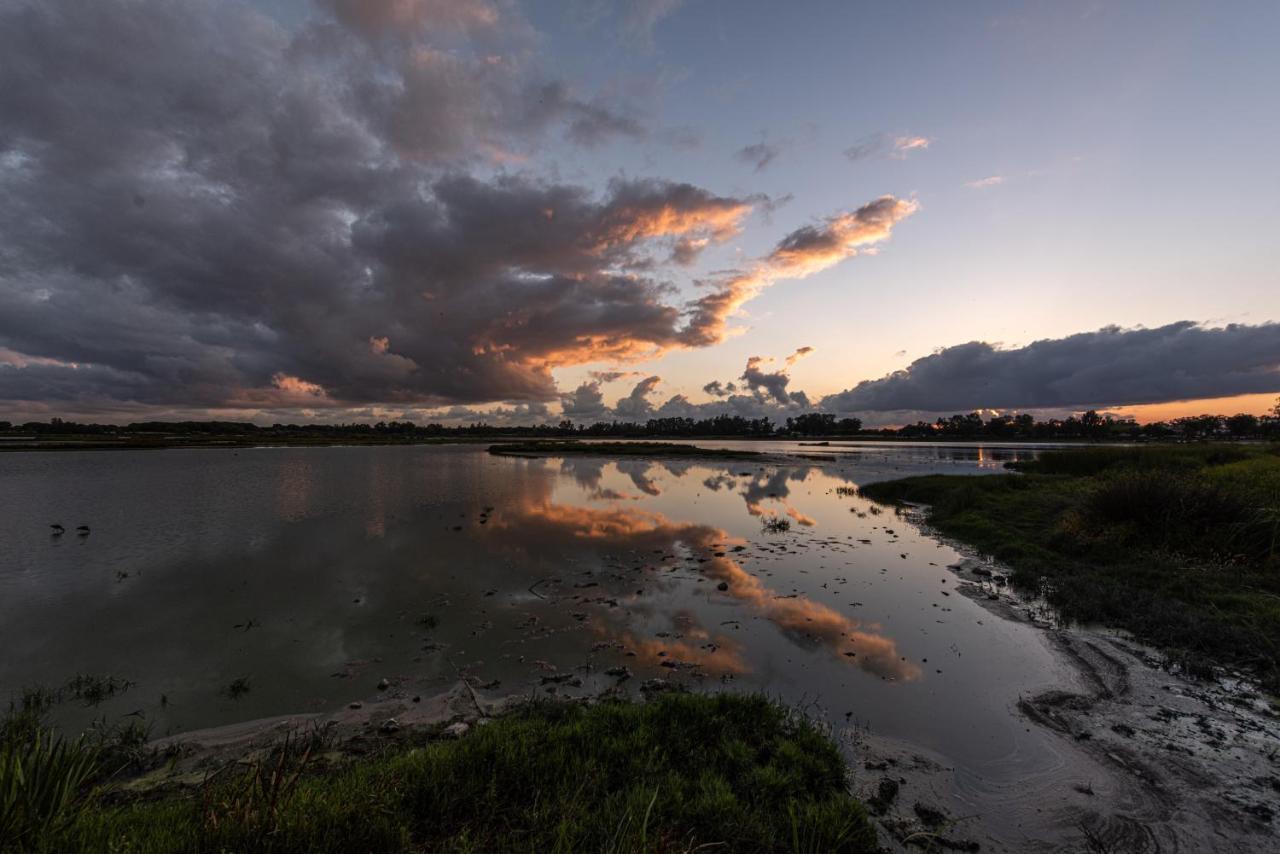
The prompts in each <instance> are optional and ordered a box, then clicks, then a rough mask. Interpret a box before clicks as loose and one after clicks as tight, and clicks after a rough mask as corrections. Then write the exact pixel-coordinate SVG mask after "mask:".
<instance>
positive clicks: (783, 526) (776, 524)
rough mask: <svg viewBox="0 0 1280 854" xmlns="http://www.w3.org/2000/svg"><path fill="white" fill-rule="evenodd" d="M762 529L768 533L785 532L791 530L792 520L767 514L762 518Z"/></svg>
mask: <svg viewBox="0 0 1280 854" xmlns="http://www.w3.org/2000/svg"><path fill="white" fill-rule="evenodd" d="M760 530H762V531H764V532H765V533H766V534H785V533H786V532H787V531H790V530H791V520H790V519H784V518H782V517H781V516H765V517H764V518H763V519H761V520H760Z"/></svg>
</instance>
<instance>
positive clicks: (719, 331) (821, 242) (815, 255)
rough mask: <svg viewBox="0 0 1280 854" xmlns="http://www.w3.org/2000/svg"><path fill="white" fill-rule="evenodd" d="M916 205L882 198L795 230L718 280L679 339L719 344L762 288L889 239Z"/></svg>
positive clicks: (817, 269)
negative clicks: (750, 264) (734, 317)
mask: <svg viewBox="0 0 1280 854" xmlns="http://www.w3.org/2000/svg"><path fill="white" fill-rule="evenodd" d="M918 209H919V205H918V204H917V203H916V202H914V201H911V200H907V199H899V198H895V197H893V196H882V197H880V198H879V199H876V200H875V201H874V202H869V203H868V204H865V205H863V206H862V207H860V208H858V209H857V210H855V211H852V212H850V213H844V214H838V215H836V216H833V217H831V218H829V219H827V220H826V221H825V222H823V223H821V224H819V225H807V226H804V227H802V228H798V229H796V230H795V231H793V232H791V233H790V234H788V235H787V236H786V237H784V238H783V239H782V241H781V242H779V243H778V245H777V246H776V247H774V249H773V251H772V252H770V253H769V254H768V255H767V256H765V257H764V258H763V259H761V260H760V261H758V262H757V263H756V264H755V265H754V266H753V267H751V268H750V269H748V270H747V271H745V272H741V273H737V274H735V275H732V276H730V277H728V278H727V279H726V280H724V281H721V282H719V283H716V284H715V285H714V287H715V290H714V291H713V292H712V293H710V294H708V295H707V296H704V297H702V298H701V299H699V300H697V301H696V302H695V303H694V311H693V315H692V317H691V319H690V321H689V325H688V327H687V328H686V329H685V331H684V333H683V335H682V339H683V340H684V341H685V342H686V343H687V344H689V345H690V346H707V345H709V344H716V343H719V342H720V341H722V340H724V337H725V334H726V331H725V327H726V323H727V321H728V318H729V317H731V316H732V315H733V314H734V312H736V311H737V310H738V309H739V308H741V307H742V305H743V304H744V303H746V302H747V301H748V300H750V299H752V298H753V297H755V296H756V295H757V294H759V293H760V291H762V290H763V289H764V288H766V287H768V286H769V285H771V284H773V283H774V282H776V281H778V280H779V279H785V278H804V277H805V276H810V275H813V274H814V273H818V272H821V271H822V270H825V269H827V268H829V267H831V266H833V265H834V264H837V263H839V262H840V261H843V260H844V259H846V258H851V257H853V256H855V255H857V254H858V252H859V250H863V249H865V248H866V247H869V246H872V245H873V244H876V243H879V242H881V241H884V240H887V239H888V238H889V236H890V234H891V233H892V232H893V227H894V226H895V225H897V224H898V223H899V222H901V221H902V220H903V219H905V218H907V217H908V216H910V215H911V214H913V213H915V212H916V211H917V210H918Z"/></svg>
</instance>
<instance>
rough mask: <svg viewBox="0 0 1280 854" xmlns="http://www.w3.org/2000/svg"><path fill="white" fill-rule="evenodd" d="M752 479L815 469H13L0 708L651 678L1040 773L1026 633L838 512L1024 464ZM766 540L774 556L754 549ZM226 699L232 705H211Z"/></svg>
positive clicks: (946, 450)
mask: <svg viewBox="0 0 1280 854" xmlns="http://www.w3.org/2000/svg"><path fill="white" fill-rule="evenodd" d="M724 444H731V443H724ZM841 444H843V443H841ZM750 447H753V448H755V449H763V448H762V447H761V446H759V445H751V446H750ZM768 450H771V451H778V452H787V453H792V454H795V453H804V454H815V455H816V454H819V453H821V454H827V455H829V456H830V459H828V460H825V461H823V462H818V461H811V460H808V459H802V458H794V459H793V460H792V461H791V462H790V463H780V464H772V463H771V464H760V463H743V462H718V461H700V462H689V461H678V462H677V461H657V462H654V461H645V460H626V459H624V460H606V459H594V458H569V459H513V458H504V457H494V456H490V455H489V454H487V453H485V451H484V450H483V448H480V447H476V446H420V447H351V448H286V449H260V450H239V451H230V450H223V451H210V450H172V451H146V452H111V453H105V452H104V453H93V452H85V453H79V452H77V453H29V454H28V453H11V454H5V455H2V456H0V508H3V511H4V512H3V517H2V519H0V534H2V537H0V539H2V541H3V543H4V549H3V552H2V553H0V650H3V655H2V657H0V697H3V696H6V695H10V694H12V693H14V692H16V691H17V690H18V689H20V687H21V686H23V685H27V684H32V683H44V684H54V683H58V682H61V681H63V680H65V679H66V678H68V677H70V676H72V675H74V674H77V673H87V674H95V675H107V674H110V675H115V676H118V677H123V678H127V679H130V680H132V681H134V682H136V683H137V686H136V687H135V688H133V689H131V690H130V691H128V692H127V693H126V694H124V695H122V696H119V697H116V698H115V699H113V700H110V701H108V702H107V703H105V704H103V705H102V706H100V707H97V708H94V709H72V710H69V711H67V712H64V714H65V715H68V716H69V720H68V722H69V723H72V722H79V723H83V722H84V721H86V720H88V719H89V718H90V717H92V716H98V715H105V716H107V717H109V718H112V717H116V716H120V715H124V714H128V713H130V712H135V711H141V712H142V714H143V715H145V717H146V719H147V720H149V721H151V722H152V723H153V726H154V732H155V734H157V735H159V734H163V733H166V732H177V731H181V730H185V729H191V728H197V727H204V726H211V725H217V724H223V723H229V722H233V721H240V720H248V719H253V718H257V717H263V716H268V715H275V714H285V713H295V712H303V711H327V710H331V709H334V708H337V707H340V706H342V705H344V704H346V703H347V702H349V701H352V700H356V699H367V698H369V697H370V696H373V695H374V694H376V693H377V691H376V685H377V682H378V680H379V679H381V678H383V677H387V678H390V679H392V680H397V681H399V682H401V690H405V691H408V692H409V693H420V694H424V695H426V694H430V693H434V692H435V691H438V690H443V689H445V688H447V687H449V686H450V685H452V684H453V683H454V682H455V681H456V679H457V675H458V673H460V672H461V673H465V674H467V675H468V676H470V677H471V678H472V681H473V684H477V685H483V686H485V687H482V688H481V693H485V694H489V695H491V696H497V695H500V694H505V693H509V692H523V691H529V690H539V691H545V690H546V688H545V687H544V686H542V685H541V684H540V683H541V680H542V677H544V676H546V675H548V674H552V673H553V672H554V673H556V674H565V673H574V674H575V675H577V676H578V677H579V678H581V679H582V680H583V684H582V686H581V688H573V687H570V686H568V685H560V686H558V687H557V690H559V691H561V692H562V693H566V694H570V695H573V694H580V693H584V692H587V691H590V690H594V689H598V688H602V687H605V686H608V685H612V684H613V683H614V681H615V680H614V679H612V678H610V677H607V676H605V675H604V671H605V670H606V669H609V668H612V667H617V666H619V665H625V666H627V667H629V668H630V669H631V671H632V672H633V673H634V674H635V678H633V679H632V680H630V681H629V682H628V683H626V684H627V686H629V687H632V688H634V687H637V686H638V685H639V684H640V683H641V682H643V681H644V680H645V679H648V678H653V677H663V678H667V679H672V680H677V681H684V682H688V683H690V684H693V685H702V686H706V687H708V688H713V687H714V688H720V687H729V688H732V689H741V690H763V691H765V692H767V693H769V694H771V695H774V696H778V697H781V698H783V699H786V700H789V701H792V702H804V703H808V704H812V705H814V707H815V708H817V709H819V710H820V711H821V712H824V713H826V714H828V715H829V716H830V717H831V719H832V720H836V721H841V722H843V721H845V720H850V721H853V722H856V723H859V724H864V725H866V726H868V727H869V728H870V729H871V730H872V731H874V732H877V733H881V734H884V735H889V736H898V737H903V738H906V739H910V740H912V741H914V742H917V743H919V744H922V745H924V746H925V747H928V748H931V749H933V750H935V751H938V752H940V753H942V754H943V755H945V756H946V757H948V758H950V759H951V760H953V761H954V762H955V763H956V764H957V765H958V766H960V767H962V768H964V769H969V770H970V771H971V772H972V773H973V775H975V779H981V778H982V776H983V774H984V773H986V772H987V771H989V770H990V769H992V768H997V767H1008V766H1010V765H1011V764H1012V765H1030V766H1034V765H1036V764H1037V763H1039V764H1044V763H1045V762H1046V761H1051V759H1046V757H1045V756H1044V755H1042V754H1043V751H1044V747H1043V745H1042V744H1041V743H1040V742H1038V741H1035V739H1036V736H1033V735H1032V734H1030V733H1027V732H1026V728H1025V724H1024V723H1023V722H1021V721H1019V720H1017V719H1016V718H1015V717H1014V716H1013V714H1012V713H1011V709H1012V707H1013V704H1014V703H1015V702H1016V699H1017V697H1018V695H1019V694H1020V693H1028V692H1031V691H1034V690H1037V689H1039V688H1042V687H1044V685H1045V684H1046V682H1047V681H1048V679H1049V676H1048V674H1050V673H1051V671H1052V669H1053V663H1052V658H1051V655H1050V653H1049V652H1048V651H1047V650H1046V649H1045V647H1044V645H1043V644H1042V643H1041V641H1040V640H1039V639H1038V638H1037V637H1036V634H1035V632H1034V631H1033V630H1031V629H1029V628H1027V627H1025V626H1021V625H1015V624H1012V623H1008V622H1005V621H1002V620H1000V619H997V618H995V617H993V616H992V615H990V614H989V613H987V612H986V611H984V610H983V609H981V608H980V607H978V606H977V605H976V604H974V603H973V602H971V601H969V600H968V599H966V598H964V597H963V596H960V595H957V594H955V593H954V592H953V588H954V587H955V579H954V577H952V576H951V574H950V573H949V572H947V571H946V569H945V566H946V565H947V564H948V563H950V562H953V561H954V560H955V559H956V558H957V555H956V554H955V553H954V552H953V551H952V550H951V549H950V548H948V547H946V546H943V545H940V544H938V543H937V542H936V541H934V540H932V539H930V538H929V537H927V536H925V535H924V534H922V533H921V532H920V531H919V530H917V529H916V528H915V527H914V526H912V525H911V524H910V523H908V522H907V521H905V520H903V519H899V518H897V517H895V516H894V515H893V514H892V513H883V514H876V513H874V512H873V510H872V507H871V505H870V504H869V503H868V502H866V501H864V500H862V499H860V498H857V497H853V496H849V495H842V494H839V493H838V492H837V489H838V488H839V487H848V486H853V485H856V484H858V483H863V482H867V481H870V480H876V479H882V478H885V477H897V476H902V475H906V474H915V473H924V472H932V471H939V472H972V471H999V470H1000V466H1001V465H1002V463H1003V461H1004V460H1006V459H1010V458H1012V457H1014V456H1016V455H1019V454H1022V455H1026V454H1030V453H1034V451H1033V450H1028V449H1025V448H1022V449H999V448H978V447H973V446H968V447H966V446H938V445H923V446H911V445H901V444H892V445H876V444H865V445H859V446H851V447H836V446H830V447H827V448H815V447H798V446H797V445H795V444H794V443H778V445H777V447H771V448H769V449H768ZM769 516H779V517H781V518H786V519H789V520H790V522H791V530H790V531H789V532H787V533H784V534H767V533H764V532H763V531H762V527H761V521H762V519H764V518H766V517H769ZM51 522H60V523H61V524H63V525H65V526H67V528H68V532H67V533H66V534H65V535H63V536H61V537H53V536H51V535H50V531H49V527H48V526H49V524H50V523H51ZM80 524H88V525H90V526H91V528H92V533H91V534H90V535H89V536H87V537H83V538H81V537H79V536H77V535H76V534H75V532H74V530H72V529H73V528H74V527H75V526H77V525H80ZM721 586H724V587H725V589H723V590H721V589H719V588H720V587H721ZM424 618H429V620H428V621H427V622H428V623H431V624H433V625H432V626H430V627H428V625H424V623H423V620H424ZM664 661H677V662H679V663H680V666H679V667H676V668H670V667H664V666H662V664H663V662H664ZM552 668H554V671H553V670H552ZM237 678H246V679H247V680H248V682H249V686H250V691H249V692H248V694H246V695H244V696H243V697H240V698H239V699H235V700H233V699H229V698H228V697H226V696H224V695H223V694H222V693H220V692H221V690H222V689H224V688H225V687H226V686H227V685H228V684H229V683H230V682H231V681H232V680H234V679H237ZM162 695H163V696H164V697H165V698H166V700H167V704H165V705H162V704H161V696H162ZM846 716H847V717H846Z"/></svg>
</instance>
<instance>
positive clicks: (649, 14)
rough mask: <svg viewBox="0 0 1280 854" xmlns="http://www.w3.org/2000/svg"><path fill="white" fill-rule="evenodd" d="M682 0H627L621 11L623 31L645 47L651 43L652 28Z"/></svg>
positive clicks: (680, 3)
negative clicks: (622, 11)
mask: <svg viewBox="0 0 1280 854" xmlns="http://www.w3.org/2000/svg"><path fill="white" fill-rule="evenodd" d="M683 2H684V0H627V2H626V3H625V11H624V13H623V19H622V24H623V32H624V33H625V34H626V35H627V36H629V37H630V38H631V39H632V41H634V42H636V43H638V44H641V45H643V46H646V47H652V45H653V30H654V28H655V27H656V26H657V25H658V24H659V23H660V22H661V21H662V20H663V19H664V18H667V17H670V16H671V15H673V14H674V13H675V12H676V10H677V9H679V8H680V7H681V6H682V5H683Z"/></svg>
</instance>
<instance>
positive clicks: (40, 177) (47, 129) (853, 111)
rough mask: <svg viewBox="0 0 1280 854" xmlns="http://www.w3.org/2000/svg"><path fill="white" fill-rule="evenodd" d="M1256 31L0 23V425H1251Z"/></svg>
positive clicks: (1271, 379) (279, 11)
mask: <svg viewBox="0 0 1280 854" xmlns="http://www.w3.org/2000/svg"><path fill="white" fill-rule="evenodd" d="M1277 43H1280V4H1277V3H1275V2H1274V0H1263V2H1247V0H1243V1H1242V2H1233V3H1230V4H1209V3H1200V2H1196V3H1191V2H1187V3H1183V2H1170V1H1169V0H1161V2H1125V3H1121V2H1115V3H1112V2H1068V1H1067V0H1062V2H1039V3H1037V2H1017V3H977V2H975V3H955V2H937V3H924V2H921V3H914V2H907V3H878V4H877V3H862V2H856V3H855V2H835V0H833V2H795V3H785V4H784V3H774V2H738V1H737V0H734V1H732V2H731V0H685V2H680V0H633V2H619V3H609V2H605V0H576V2H570V0H554V2H553V0H536V2H524V3H517V2H497V0H259V2H238V0H95V2H93V3H85V2H83V0H39V2H36V0H0V419H8V420H18V421H21V420H27V419H30V418H39V419H44V418H48V417H51V416H61V417H64V418H76V419H83V420H97V421H115V422H122V421H130V420H139V419H144V418H146V419H152V418H235V419H253V420H256V421H259V422H261V423H271V422H273V421H280V420H293V421H302V420H320V421H344V420H352V419H356V420H377V419H384V418H385V419H390V418H396V419H403V418H410V419H412V420H415V421H418V422H424V421H429V420H442V421H448V422H458V421H472V420H478V419H480V418H486V419H488V420H490V421H492V422H499V423H534V422H543V421H554V420H559V419H560V418H561V417H566V416H567V417H571V418H573V419H574V420H575V421H587V422H590V421H595V420H602V419H609V418H622V419H639V420H644V419H645V418H648V417H654V416H655V415H688V416H696V417H704V416H706V415H710V414H715V413H718V412H733V413H739V414H743V415H750V416H753V417H756V416H760V415H769V416H770V417H773V418H775V420H781V419H783V418H785V417H786V416H787V415H793V414H797V413H799V412H804V411H810V410H824V411H829V412H835V413H838V414H841V415H857V416H859V417H862V418H863V419H864V420H866V421H867V422H868V423H869V424H894V423H902V422H905V421H914V420H916V419H917V418H929V419H931V418H933V417H936V416H937V415H939V414H949V413H951V412H956V411H968V410H973V409H993V410H1019V411H1033V412H1037V413H1045V414H1065V413H1068V412H1072V411H1079V410H1082V409H1087V408H1098V409H1105V410H1108V411H1114V412H1121V413H1127V414H1133V415H1135V416H1137V417H1139V418H1140V419H1141V420H1146V419H1148V418H1166V417H1176V416H1178V415H1183V414H1192V413H1197V412H1201V411H1213V412H1224V413H1230V412H1235V411H1240V410H1243V411H1252V412H1263V411H1266V410H1268V409H1270V407H1271V406H1272V405H1273V404H1274V402H1275V399H1276V396H1277V394H1280V324H1278V323H1277V321H1280V275H1278V274H1277V270H1278V269H1280V238H1278V237H1277V226H1280V159H1277V156H1276V151H1277V146H1278V144H1277V140H1278V139H1280V109H1277V98H1276V94H1275V91H1276V89H1277V87H1278V86H1280V50H1277V48H1276V45H1277Z"/></svg>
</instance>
